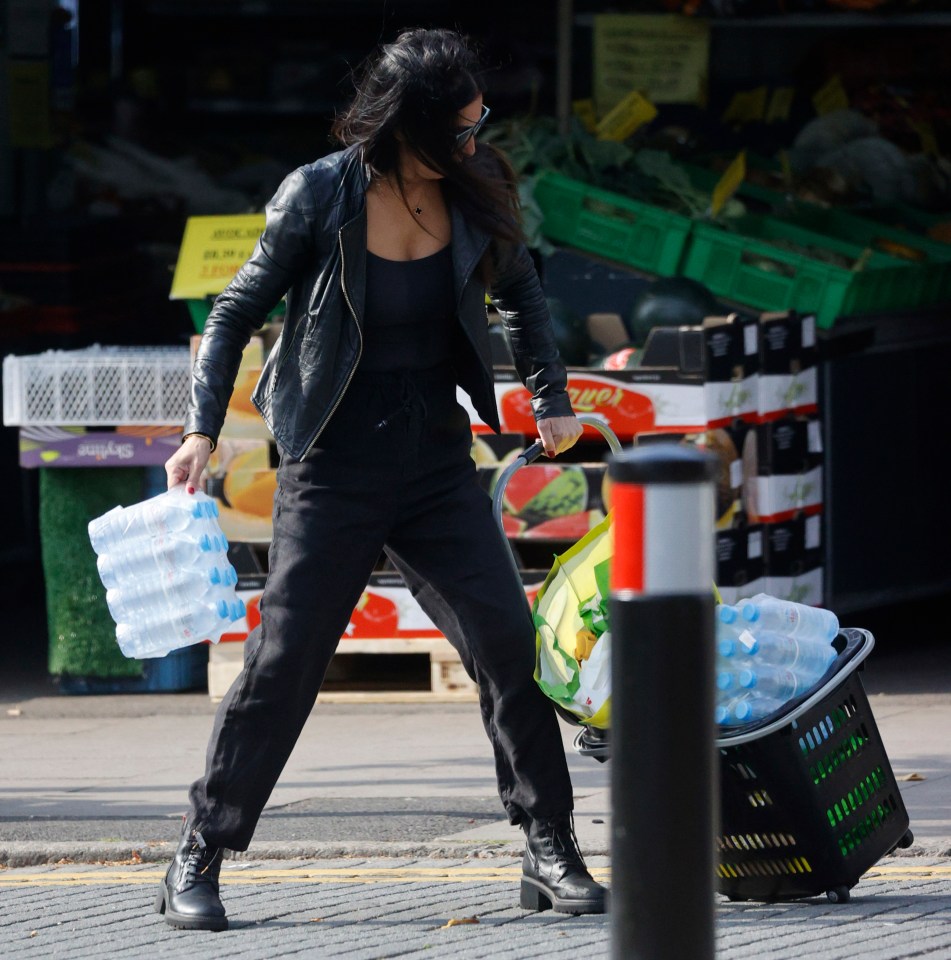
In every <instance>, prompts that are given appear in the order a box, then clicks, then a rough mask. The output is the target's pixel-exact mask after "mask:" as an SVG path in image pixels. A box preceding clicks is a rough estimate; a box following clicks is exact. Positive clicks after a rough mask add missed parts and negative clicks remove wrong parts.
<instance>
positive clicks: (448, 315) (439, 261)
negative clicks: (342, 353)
mask: <svg viewBox="0 0 951 960" xmlns="http://www.w3.org/2000/svg"><path fill="white" fill-rule="evenodd" d="M455 314H456V305H455V291H454V288H453V282H452V248H451V247H450V246H445V247H443V248H442V250H439V251H437V252H436V253H433V254H431V255H430V256H428V257H420V259H418V260H386V259H384V258H383V257H378V256H377V255H376V254H374V253H370V251H369V250H368V251H367V282H366V312H365V314H364V318H363V357H362V358H361V360H360V369H361V370H372V371H376V372H380V371H387V370H424V369H426V368H428V367H434V366H436V365H437V364H440V363H444V362H445V361H447V360H451V359H452V352H453V343H454V331H455V325H456V318H455Z"/></svg>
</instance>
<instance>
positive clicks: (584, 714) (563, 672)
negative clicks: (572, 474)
mask: <svg viewBox="0 0 951 960" xmlns="http://www.w3.org/2000/svg"><path fill="white" fill-rule="evenodd" d="M612 553H613V537H612V536H611V514H610V513H609V514H608V515H607V516H606V517H605V518H604V520H602V521H601V522H600V523H599V524H598V525H597V526H595V527H592V528H591V530H590V531H588V533H587V534H586V535H585V536H584V537H582V538H581V540H579V541H578V542H577V543H576V544H574V546H572V547H570V548H569V549H568V550H567V551H565V553H563V554H561V555H560V556H558V557H556V558H555V562H554V565H553V566H552V569H551V571H550V573H549V574H548V576H547V578H546V579H545V582H544V584H542V587H541V589H540V590H539V591H538V595H537V597H536V598H535V603H534V605H533V607H532V615H533V618H534V621H535V649H536V657H535V681H536V682H537V683H538V685H539V687H540V688H541V689H542V692H543V693H544V694H545V695H546V696H547V697H549V698H550V699H551V700H553V701H554V702H555V703H557V704H559V705H560V706H561V707H563V708H564V709H565V710H566V711H568V712H569V713H570V714H572V715H573V716H574V717H576V718H577V719H578V721H579V723H583V724H588V725H590V726H593V727H598V728H600V729H602V730H604V729H607V728H608V727H609V725H610V712H611V652H610V630H609V627H608V595H609V589H610V588H609V582H610V576H609V575H610V561H611V556H612Z"/></svg>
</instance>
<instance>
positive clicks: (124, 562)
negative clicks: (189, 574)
mask: <svg viewBox="0 0 951 960" xmlns="http://www.w3.org/2000/svg"><path fill="white" fill-rule="evenodd" d="M227 553H228V541H227V539H226V538H225V536H224V534H223V533H214V534H213V533H199V534H198V535H197V537H194V536H193V537H188V536H187V535H185V534H172V535H164V536H158V537H154V538H152V539H145V538H143V539H139V540H130V541H128V542H120V543H118V544H116V546H115V547H113V548H112V549H111V550H109V551H108V552H107V553H101V554H100V555H99V557H98V559H97V560H96V566H97V568H98V569H99V579H100V580H102V585H103V586H104V587H105V588H106V589H107V590H109V589H113V588H115V587H118V586H119V582H120V581H123V582H134V581H137V580H141V579H143V578H146V577H149V576H153V575H155V574H156V573H157V572H158V573H160V574H161V573H162V572H164V571H176V570H182V569H186V570H194V569H198V570H201V569H203V568H205V569H208V568H211V567H212V566H216V565H220V564H221V563H223V562H226V561H225V559H224V558H225V556H226V555H227Z"/></svg>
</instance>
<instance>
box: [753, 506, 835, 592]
mask: <svg viewBox="0 0 951 960" xmlns="http://www.w3.org/2000/svg"><path fill="white" fill-rule="evenodd" d="M763 532H764V548H765V562H766V576H767V577H768V578H770V577H771V578H774V579H775V578H777V577H780V578H793V577H799V576H801V575H803V574H804V573H807V572H808V571H811V570H815V569H816V568H817V567H820V566H822V518H821V517H820V516H818V515H815V516H804V515H800V516H798V517H795V518H794V519H792V520H786V521H783V522H781V523H771V524H767V525H766V526H764V527H763Z"/></svg>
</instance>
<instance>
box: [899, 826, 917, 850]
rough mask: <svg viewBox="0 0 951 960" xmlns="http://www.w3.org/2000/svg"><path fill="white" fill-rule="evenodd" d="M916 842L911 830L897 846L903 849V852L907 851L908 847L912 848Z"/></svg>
mask: <svg viewBox="0 0 951 960" xmlns="http://www.w3.org/2000/svg"><path fill="white" fill-rule="evenodd" d="M914 842H915V835H914V834H913V833H912V832H911V831H910V830H906V831H905V834H904V836H903V837H902V838H901V840H899V841H898V844H897V845H898V846H899V847H901V849H902V850H907V849H908V847H910V846H911V845H912V844H913V843H914Z"/></svg>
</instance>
